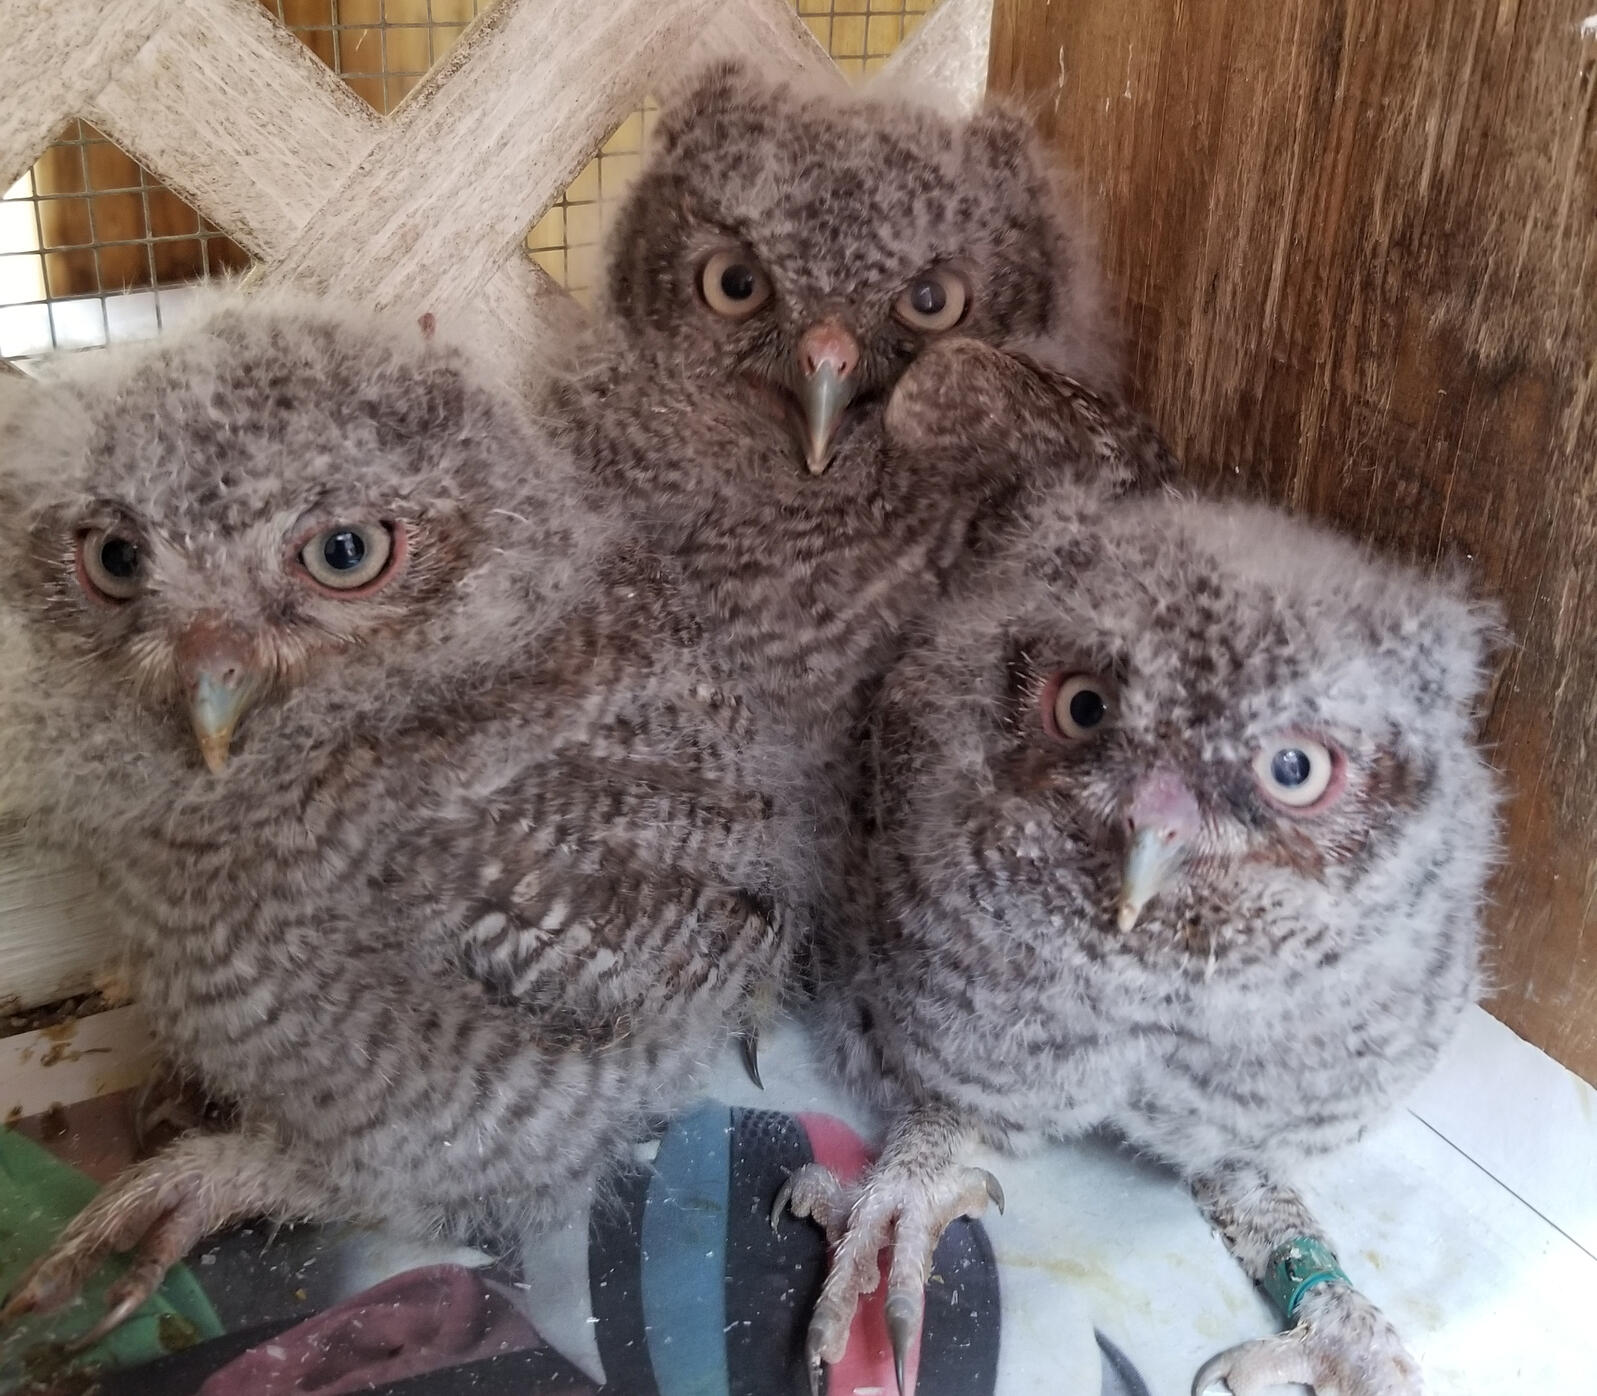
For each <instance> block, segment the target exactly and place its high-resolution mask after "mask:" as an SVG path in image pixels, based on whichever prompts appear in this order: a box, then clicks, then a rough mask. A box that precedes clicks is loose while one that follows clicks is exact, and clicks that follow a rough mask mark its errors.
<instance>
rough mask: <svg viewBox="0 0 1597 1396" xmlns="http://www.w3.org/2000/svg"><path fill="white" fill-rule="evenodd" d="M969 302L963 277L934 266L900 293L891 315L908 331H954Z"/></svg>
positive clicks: (968, 294)
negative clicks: (905, 326)
mask: <svg viewBox="0 0 1597 1396" xmlns="http://www.w3.org/2000/svg"><path fill="white" fill-rule="evenodd" d="M969 300H970V292H969V290H968V289H967V287H966V285H965V278H964V277H962V276H960V275H959V273H958V272H955V271H951V270H950V269H949V268H947V267H933V268H932V269H931V270H930V271H923V272H922V273H921V274H920V275H919V276H917V277H916V278H915V279H914V280H913V281H911V282H910V283H909V285H908V286H906V287H905V288H904V289H903V290H902V291H900V292H899V294H898V299H897V300H896V301H895V302H894V303H893V314H895V315H896V316H898V318H899V319H900V320H902V321H903V322H904V323H905V324H906V325H908V326H909V327H910V328H911V329H915V330H925V331H926V332H927V333H929V334H936V333H937V332H939V331H940V330H951V329H953V328H954V326H955V325H957V324H958V323H959V322H960V321H961V320H962V319H963V318H964V316H965V306H966V305H967V303H968V302H969Z"/></svg>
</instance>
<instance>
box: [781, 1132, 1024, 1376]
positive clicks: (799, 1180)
mask: <svg viewBox="0 0 1597 1396" xmlns="http://www.w3.org/2000/svg"><path fill="white" fill-rule="evenodd" d="M967 1137H968V1131H967V1130H966V1128H965V1127H964V1125H963V1124H962V1123H961V1122H960V1120H959V1117H958V1116H957V1115H956V1114H955V1113H954V1112H952V1111H950V1110H946V1109H942V1108H940V1107H935V1106H930V1107H922V1108H920V1109H916V1110H912V1111H910V1112H909V1113H907V1114H905V1115H902V1116H900V1117H899V1119H898V1120H897V1121H896V1122H895V1123H894V1125H893V1127H892V1129H891V1130H890V1131H889V1133H888V1136H887V1143H886V1146H885V1147H884V1148H883V1150H882V1155H881V1157H880V1158H879V1159H878V1160H877V1161H876V1164H875V1166H874V1167H873V1168H872V1169H871V1171H870V1172H869V1173H868V1174H867V1175H866V1177H865V1180H864V1182H863V1183H862V1184H861V1185H859V1186H858V1187H857V1188H849V1187H846V1186H845V1185H844V1184H842V1183H841V1182H839V1181H838V1180H837V1178H836V1177H834V1176H833V1174H832V1173H831V1172H830V1171H829V1170H827V1169H825V1168H822V1167H821V1166H819V1165H818V1164H813V1163H812V1164H806V1165H805V1166H804V1167H802V1168H799V1169H796V1170H795V1171H794V1172H793V1174H792V1176H790V1177H789V1178H788V1180H787V1182H785V1183H784V1184H783V1185H782V1189H781V1191H780V1192H779V1193H778V1194H777V1197H776V1202H775V1205H774V1206H773V1208H772V1212H771V1222H772V1225H775V1224H776V1223H777V1222H778V1221H779V1220H780V1218H781V1215H782V1213H783V1211H784V1210H788V1211H792V1212H793V1214H794V1215H795V1216H800V1217H810V1218H813V1219H814V1220H815V1221H816V1222H818V1223H819V1224H820V1225H821V1226H822V1227H823V1228H825V1231H826V1235H827V1239H828V1240H829V1241H830V1242H831V1243H832V1264H831V1268H830V1270H829V1271H828V1272H827V1276H826V1283H825V1285H824V1286H823V1287H822V1289H821V1297H820V1299H819V1300H818V1301H817V1302H816V1305H815V1312H814V1314H813V1315H811V1317H810V1327H809V1334H808V1336H807V1338H806V1341H805V1350H806V1355H807V1358H808V1361H809V1369H810V1386H811V1389H812V1390H816V1391H818V1390H819V1389H820V1385H821V1380H820V1378H821V1370H822V1366H823V1364H827V1363H833V1362H837V1361H838V1360H840V1359H841V1358H842V1356H843V1352H844V1349H845V1348H846V1347H847V1346H848V1334H849V1329H850V1328H851V1327H852V1326H853V1323H854V1314H855V1311H856V1310H857V1309H858V1307H859V1301H860V1297H861V1296H862V1295H866V1294H870V1293H872V1292H874V1291H875V1289H876V1287H877V1285H878V1284H879V1283H880V1282H881V1263H880V1259H879V1257H880V1255H881V1252H882V1251H883V1250H884V1249H886V1248H887V1247H888V1246H891V1247H892V1251H893V1258H892V1263H891V1265H890V1267H889V1269H888V1274H887V1300H886V1304H885V1306H884V1308H885V1314H886V1318H887V1332H888V1338H889V1340H890V1341H891V1343H892V1347H893V1368H894V1371H895V1374H896V1375H897V1378H898V1388H899V1391H900V1393H901V1394H902V1396H908V1392H907V1390H906V1387H905V1381H904V1375H905V1364H906V1361H907V1358H908V1354H909V1351H910V1348H911V1345H912V1344H913V1343H914V1341H915V1336H916V1334H917V1333H918V1332H919V1331H920V1324H921V1315H922V1312H923V1311H924V1309H925V1305H926V1282H927V1280H928V1279H929V1278H930V1275H931V1268H932V1252H933V1251H935V1250H936V1249H937V1242H938V1241H939V1240H940V1239H941V1237H942V1234H943V1232H944V1231H945V1230H946V1229H947V1227H948V1224H949V1223H950V1222H952V1221H953V1220H954V1219H955V1218H956V1217H975V1216H980V1215H981V1214H982V1213H983V1212H985V1211H986V1210H987V1205H988V1203H989V1202H991V1203H993V1204H994V1205H996V1206H997V1208H998V1210H999V1211H1000V1212H1001V1211H1003V1209H1004V1192H1003V1189H1002V1188H1001V1187H999V1185H998V1180H997V1179H996V1178H995V1177H993V1175H992V1174H991V1173H989V1172H987V1170H986V1169H984V1168H967V1167H965V1166H963V1165H961V1164H959V1163H957V1162H956V1161H955V1160H956V1155H957V1154H958V1151H959V1148H960V1146H961V1145H962V1144H963V1143H964V1142H965V1140H966V1139H967Z"/></svg>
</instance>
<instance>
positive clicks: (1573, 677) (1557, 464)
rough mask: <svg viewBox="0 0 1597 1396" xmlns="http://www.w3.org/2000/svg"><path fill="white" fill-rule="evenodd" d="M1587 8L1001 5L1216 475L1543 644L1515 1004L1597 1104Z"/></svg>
mask: <svg viewBox="0 0 1597 1396" xmlns="http://www.w3.org/2000/svg"><path fill="white" fill-rule="evenodd" d="M1588 9H1589V4H1588V0H1405V3H1403V4H1392V3H1389V0H1187V3H1184V4H1181V5H1171V4H1169V3H1168V0H1113V3H1110V0H1082V2H1081V3H1075V4H1070V5H1057V4H1048V3H1045V0H998V3H997V7H996V14H995V26H994V35H993V47H992V67H991V80H992V86H993V88H994V90H996V91H1000V92H1008V93H1014V94H1017V95H1020V96H1023V97H1025V98H1027V99H1029V100H1030V102H1031V103H1032V104H1033V105H1034V106H1035V108H1036V109H1037V111H1038V112H1039V115H1040V118H1041V121H1042V125H1043V128H1044V130H1045V131H1046V132H1047V133H1048V135H1049V136H1050V137H1051V139H1052V140H1053V142H1054V143H1055V145H1056V146H1057V148H1058V150H1059V151H1060V152H1061V154H1062V155H1063V156H1064V157H1065V159H1066V160H1067V161H1068V162H1069V163H1070V164H1072V165H1073V166H1075V167H1076V169H1077V170H1079V171H1080V172H1081V173H1082V176H1083V179H1084V182H1085V186H1086V191H1087V193H1088V196H1089V198H1090V199H1092V200H1093V201H1095V202H1096V204H1097V206H1098V208H1099V210H1100V213H1101V221H1102V225H1103V245H1104V252H1105V262H1106V264H1107V269H1108V272H1109V276H1110V279H1111V282H1112V283H1113V285H1114V286H1115V288H1116V289H1117V290H1118V292H1119V294H1120V296H1121V297H1122V300H1123V302H1124V306H1125V309H1126V314H1127V321H1128V327H1129V348H1130V359H1131V370H1132V379H1133V386H1134V393H1135V396H1136V397H1137V398H1138V399H1139V400H1140V402H1141V404H1142V405H1143V406H1144V407H1145V408H1146V409H1147V410H1148V411H1149V412H1150V413H1151V414H1152V415H1153V417H1154V418H1155V420H1156V421H1157V422H1158V423H1159V424H1160V426H1161V427H1162V428H1163V429H1164V430H1165V431H1166V432H1167V433H1168V434H1169V436H1170V437H1171V439H1172V441H1173V443H1174V445H1175V446H1176V447H1177V449H1178V450H1179V451H1180V452H1181V453H1182V454H1183V455H1184V456H1185V457H1186V459H1187V460H1188V462H1189V465H1190V467H1191V469H1192V471H1193V473H1194V475H1195V476H1196V477H1197V478H1198V479H1199V480H1201V481H1202V482H1204V483H1206V484H1209V485H1225V486H1228V487H1234V488H1238V489H1242V490H1245V491H1247V492H1249V493H1253V494H1259V495H1264V496H1267V497H1270V498H1273V499H1275V500H1277V501H1279V502H1282V503H1285V504H1289V505H1292V506H1294V507H1297V508H1300V509H1305V510H1307V511H1309V512H1311V513H1313V514H1315V515H1318V516H1320V517H1322V518H1325V519H1328V520H1330V521H1332V522H1334V523H1336V524H1338V525H1340V526H1342V527H1343V528H1346V529H1349V530H1351V531H1353V532H1354V533H1356V534H1358V535H1360V536H1362V537H1364V538H1367V539H1369V540H1371V541H1372V542H1374V543H1375V544H1377V545H1379V546H1381V547H1383V548H1385V549H1388V550H1390V551H1393V552H1395V553H1398V554H1401V555H1403V556H1405V557H1408V558H1410V559H1413V560H1416V561H1418V562H1421V563H1424V564H1442V565H1445V564H1449V563H1452V562H1462V563H1464V564H1465V565H1467V566H1469V567H1470V568H1472V569H1473V570H1474V571H1475V572H1476V573H1477V574H1478V575H1479V576H1480V577H1481V578H1482V580H1483V583H1484V585H1485V587H1486V588H1487V589H1489V590H1491V591H1493V592H1495V593H1497V594H1498V595H1500V596H1502V597H1503V598H1504V599H1505V601H1506V604H1507V608H1508V612H1509V617H1510V622H1511V625H1512V628H1513V630H1514V633H1515V636H1516V639H1517V644H1516V647H1515V648H1514V650H1513V651H1512V653H1511V654H1510V655H1509V657H1508V659H1507V661H1506V663H1505V665H1504V667H1503V671H1502V674H1501V677H1500V680H1499V682H1498V683H1497V685H1496V687H1495V689H1494V692H1493V694H1492V700H1491V704H1490V712H1489V715H1488V717H1487V722H1486V735H1487V739H1488V740H1489V741H1490V742H1492V743H1493V744H1494V746H1495V759H1496V761H1497V763H1498V764H1499V765H1500V766H1501V767H1502V769H1503V771H1504V772H1505V774H1506V776H1507V778H1508V781H1509V783H1510V786H1511V789H1512V797H1511V800H1510V803H1509V805H1508V809H1507V816H1508V827H1509V849H1508V861H1507V863H1506V865H1505V867H1504V868H1503V870H1502V872H1501V874H1500V876H1499V877H1498V879H1497V882H1496V903H1495V906H1494V908H1493V914H1492V918H1491V919H1492V925H1493V928H1494V931H1495V938H1496V949H1495V954H1494V959H1495V969H1494V974H1495V978H1496V981H1497V984H1498V986H1499V987H1498V992H1497V994H1496V996H1495V998H1494V999H1493V1000H1492V1002H1491V1005H1490V1006H1491V1007H1492V1009H1493V1011H1494V1012H1496V1013H1497V1014H1498V1015H1499V1016H1500V1017H1502V1018H1503V1019H1504V1020H1505V1021H1506V1022H1507V1023H1509V1024H1510V1025H1511V1026H1512V1027H1513V1028H1514V1029H1515V1030H1516V1031H1517V1032H1519V1033H1520V1034H1521V1035H1522V1036H1524V1037H1526V1038H1528V1039H1529V1040H1531V1041H1532V1042H1534V1043H1536V1044H1537V1045H1539V1046H1541V1047H1543V1048H1545V1049H1546V1050H1547V1051H1549V1052H1550V1053H1551V1054H1552V1055H1554V1056H1555V1057H1558V1058H1559V1059H1560V1060H1561V1061H1563V1062H1565V1063H1566V1064H1567V1065H1569V1066H1570V1067H1571V1068H1573V1069H1574V1070H1576V1071H1577V1072H1579V1073H1581V1074H1583V1075H1584V1076H1585V1077H1586V1078H1587V1079H1591V1080H1597V759H1594V758H1597V25H1590V26H1588V27H1587V29H1586V31H1585V32H1583V30H1582V21H1583V19H1585V18H1586V12H1587V10H1588Z"/></svg>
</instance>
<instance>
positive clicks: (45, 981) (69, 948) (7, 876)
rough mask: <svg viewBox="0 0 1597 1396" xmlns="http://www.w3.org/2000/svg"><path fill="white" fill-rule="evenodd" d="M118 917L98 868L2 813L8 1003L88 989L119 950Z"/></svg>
mask: <svg viewBox="0 0 1597 1396" xmlns="http://www.w3.org/2000/svg"><path fill="white" fill-rule="evenodd" d="M114 928H115V927H114V922H113V920H112V913H111V911H110V909H109V907H108V906H107V905H106V904H105V902H104V900H103V898H102V897H101V896H100V894H99V892H98V891H97V889H96V887H95V882H94V878H93V875H92V874H90V873H89V872H88V871H87V870H86V869H83V868H79V867H75V866H72V865H71V864H68V863H65V862H63V861H62V860H60V859H58V858H52V857H46V856H45V855H44V854H41V853H39V852H38V851H37V850H36V849H34V848H33V847H32V846H31V845H30V844H29V842H28V839H27V834H26V831H24V830H23V829H21V828H20V827H19V826H18V825H17V824H16V823H15V822H14V821H10V820H4V819H0V1005H4V1006H15V1007H20V1008H30V1007H32V1006H33V1005H34V1004H39V1003H53V1002H55V1001H56V1000H57V999H61V998H65V997H66V996H67V995H68V994H77V993H82V992H83V991H84V990H86V989H88V988H90V987H91V986H92V985H93V982H94V979H95V976H96V975H98V974H102V973H104V972H106V971H107V970H110V969H112V968H113V966H114V960H115V957H116V939H115V936H114V935H113V931H114Z"/></svg>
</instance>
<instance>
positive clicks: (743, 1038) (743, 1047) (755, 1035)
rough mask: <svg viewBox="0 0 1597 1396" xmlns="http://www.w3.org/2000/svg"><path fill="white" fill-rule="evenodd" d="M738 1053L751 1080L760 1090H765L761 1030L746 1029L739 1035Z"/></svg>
mask: <svg viewBox="0 0 1597 1396" xmlns="http://www.w3.org/2000/svg"><path fill="white" fill-rule="evenodd" d="M737 1040H738V1051H739V1053H741V1055H742V1057H743V1069H744V1070H745V1071H746V1072H748V1074H749V1080H751V1081H752V1082H754V1085H755V1087H756V1088H757V1089H759V1090H762V1091H763V1090H764V1089H765V1082H764V1081H762V1080H760V1030H759V1029H758V1028H746V1029H744V1030H743V1031H742V1032H740V1033H738V1034H737Z"/></svg>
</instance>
